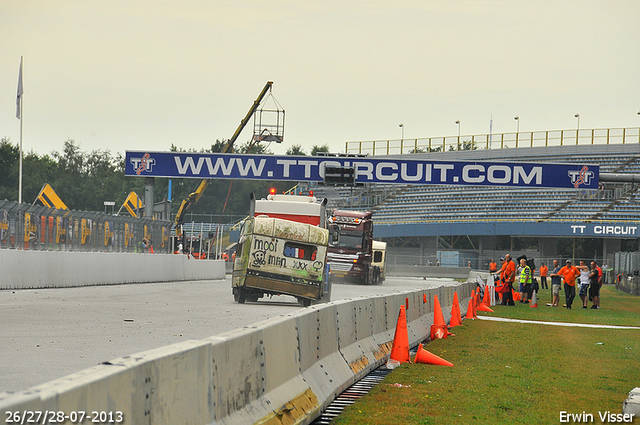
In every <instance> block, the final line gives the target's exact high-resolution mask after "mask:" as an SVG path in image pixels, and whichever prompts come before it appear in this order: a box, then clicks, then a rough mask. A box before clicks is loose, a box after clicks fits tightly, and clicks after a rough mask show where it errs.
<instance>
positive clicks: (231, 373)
mask: <svg viewBox="0 0 640 425" xmlns="http://www.w3.org/2000/svg"><path fill="white" fill-rule="evenodd" d="M473 288H475V283H473V282H472V283H464V284H460V285H458V286H455V287H442V288H437V289H428V290H427V289H424V290H414V291H408V292H405V293H399V294H393V295H387V296H377V297H373V298H370V299H364V298H358V299H354V300H342V301H337V302H331V303H327V304H321V305H316V306H312V307H309V308H307V309H304V310H299V311H297V312H294V313H291V314H288V315H284V316H280V317H277V318H273V319H269V320H265V321H263V322H259V323H256V324H253V325H250V326H247V327H244V328H242V329H237V330H234V331H231V332H226V333H223V334H220V335H217V336H214V337H210V338H207V339H204V340H200V341H186V342H183V343H179V344H174V345H171V346H168V347H163V348H159V349H156V350H151V351H147V352H144V353H140V354H136V355H132V356H127V357H122V358H119V359H115V360H112V361H110V362H107V363H104V364H101V365H98V366H95V367H93V368H90V369H86V370H84V371H81V372H78V373H76V374H73V375H69V376H67V377H64V378H61V379H57V380H54V381H51V382H48V383H45V384H42V385H39V386H36V387H32V388H30V389H28V390H25V391H20V392H17V393H0V412H7V411H9V412H23V411H43V412H44V411H45V410H47V411H50V412H52V411H53V412H58V411H59V412H63V413H64V414H67V415H68V414H70V413H71V412H77V411H86V412H94V411H95V412H106V413H105V414H113V415H116V414H118V413H117V412H120V414H121V416H122V418H123V419H124V422H122V423H124V424H183V423H193V424H225V425H226V424H229V425H230V424H238V423H242V424H251V423H260V424H271V425H280V424H293V423H298V424H308V423H310V422H311V421H312V420H313V419H314V418H315V417H317V416H319V415H320V413H321V411H322V409H323V408H324V407H326V406H327V405H328V404H329V403H330V402H331V401H332V400H333V399H334V398H335V397H336V396H337V395H338V394H339V393H340V392H341V391H343V390H344V389H346V388H347V387H348V386H349V385H351V384H352V383H353V382H355V381H356V380H357V379H360V378H361V377H363V376H364V375H366V374H367V373H369V372H370V371H371V370H373V369H375V368H376V367H378V366H379V365H381V364H382V363H384V362H385V361H386V360H387V359H388V357H389V353H390V349H391V345H392V343H393V336H394V332H395V326H396V322H397V317H398V312H399V310H400V306H401V305H404V304H405V302H406V299H407V298H408V299H409V309H408V311H407V328H408V331H409V343H410V345H411V346H415V345H417V344H418V343H419V342H421V341H424V340H425V339H426V338H428V335H429V329H430V325H431V324H432V323H433V296H434V295H438V299H439V302H440V304H441V307H442V310H443V313H444V314H445V317H447V320H448V316H449V315H450V311H451V304H452V302H453V294H454V291H457V292H458V297H459V299H460V302H461V310H462V311H463V313H464V312H465V311H466V305H467V304H468V300H469V298H470V295H471V290H472V289H473ZM425 301H426V302H425Z"/></svg>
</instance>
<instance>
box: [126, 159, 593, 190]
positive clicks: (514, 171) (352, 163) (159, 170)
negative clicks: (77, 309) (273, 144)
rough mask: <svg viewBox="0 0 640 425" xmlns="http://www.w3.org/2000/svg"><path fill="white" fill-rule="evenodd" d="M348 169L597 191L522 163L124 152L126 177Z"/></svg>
mask: <svg viewBox="0 0 640 425" xmlns="http://www.w3.org/2000/svg"><path fill="white" fill-rule="evenodd" d="M336 168H344V169H352V170H353V171H354V173H355V182H356V183H397V184H438V185H442V184H444V185H483V186H488V185H489V186H522V187H555V188H576V189H596V188H597V187H598V173H599V169H598V166H594V165H585V164H543V163H521V162H479V161H475V162H464V161H429V160H417V159H398V158H397V157H394V158H381V157H377V158H368V157H362V158H350V157H324V156H322V157H304V156H276V155H242V154H204V153H178V152H143V151H127V153H126V171H125V174H126V175H127V176H141V177H170V178H197V179H254V180H291V181H316V182H322V181H324V179H325V170H327V169H329V170H335V169H336Z"/></svg>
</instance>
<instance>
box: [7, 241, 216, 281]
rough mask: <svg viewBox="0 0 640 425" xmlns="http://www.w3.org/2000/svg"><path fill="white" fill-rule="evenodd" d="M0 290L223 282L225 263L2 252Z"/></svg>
mask: <svg viewBox="0 0 640 425" xmlns="http://www.w3.org/2000/svg"><path fill="white" fill-rule="evenodd" d="M0 270H2V273H0V289H29V288H62V287H73V286H88V285H113V284H121V283H147V282H175V281H184V280H208V279H224V277H225V269H224V261H221V260H195V259H193V258H192V259H187V256H186V255H172V254H133V253H107V252H59V251H21V250H14V249H0Z"/></svg>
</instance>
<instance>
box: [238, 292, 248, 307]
mask: <svg viewBox="0 0 640 425" xmlns="http://www.w3.org/2000/svg"><path fill="white" fill-rule="evenodd" d="M246 299H247V293H246V291H245V290H244V288H238V304H244V302H245V301H246Z"/></svg>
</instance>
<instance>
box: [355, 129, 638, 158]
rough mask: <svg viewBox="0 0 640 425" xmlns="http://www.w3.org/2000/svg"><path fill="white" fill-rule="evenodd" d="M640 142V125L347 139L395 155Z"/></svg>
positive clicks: (364, 149)
mask: <svg viewBox="0 0 640 425" xmlns="http://www.w3.org/2000/svg"><path fill="white" fill-rule="evenodd" d="M624 143H640V128H638V127H632V128H603V129H575V130H555V131H531V132H516V133H497V134H480V135H466V136H448V137H427V138H416V139H390V140H367V141H355V142H346V146H345V152H346V153H347V154H369V155H395V154H407V153H420V152H447V151H451V150H453V151H457V150H469V149H503V148H529V147H541V146H565V145H609V144H624Z"/></svg>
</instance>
